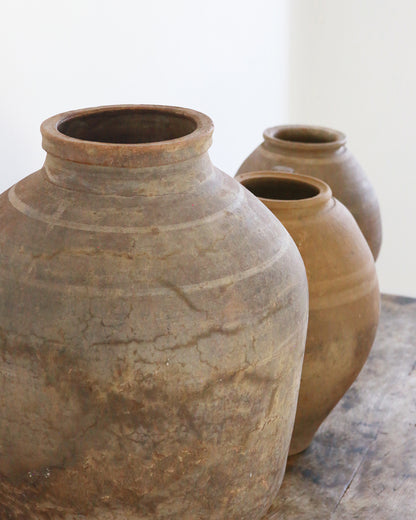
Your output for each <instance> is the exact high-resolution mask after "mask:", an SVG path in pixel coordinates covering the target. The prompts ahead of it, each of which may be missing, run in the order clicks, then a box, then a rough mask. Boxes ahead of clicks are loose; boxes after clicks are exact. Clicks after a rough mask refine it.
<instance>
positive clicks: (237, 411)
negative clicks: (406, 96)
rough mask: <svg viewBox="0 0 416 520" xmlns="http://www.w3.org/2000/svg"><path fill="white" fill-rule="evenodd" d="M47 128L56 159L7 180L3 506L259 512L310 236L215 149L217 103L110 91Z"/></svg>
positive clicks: (274, 465)
mask: <svg viewBox="0 0 416 520" xmlns="http://www.w3.org/2000/svg"><path fill="white" fill-rule="evenodd" d="M142 116H143V117H142ZM114 118H116V119H114ZM42 134H43V146H44V147H45V149H46V151H47V156H46V160H45V164H44V166H43V167H42V168H41V169H40V170H39V171H37V172H35V173H34V174H32V175H29V176H28V177H26V178H25V179H23V180H21V181H20V182H19V183H17V184H16V185H15V186H13V187H12V188H11V189H10V190H8V191H7V192H5V193H3V194H2V195H1V196H0V218H1V219H2V229H1V232H0V294H1V298H0V341H1V343H0V346H1V352H2V357H1V361H0V375H1V377H0V395H1V406H2V410H3V412H2V423H1V425H0V444H1V446H2V449H3V455H4V456H2V457H1V458H0V477H1V479H0V513H1V514H2V515H3V516H5V517H7V518H10V519H14V518H16V519H18V518H25V519H27V520H32V519H33V520H38V518H40V517H42V516H47V517H48V518H50V519H51V520H54V519H55V518H57V519H58V518H60V517H62V515H66V516H67V517H68V518H69V517H74V518H75V516H78V515H80V516H83V518H85V519H86V520H97V519H99V518H103V517H107V516H111V517H112V518H114V520H116V519H117V520H118V519H120V520H136V519H137V518H140V520H150V519H152V520H167V519H170V520H179V519H181V520H183V519H185V518H198V519H200V520H208V519H209V520H224V519H227V520H234V519H235V520H258V519H259V518H261V517H262V515H263V514H264V513H265V512H266V511H267V509H268V507H269V506H270V504H271V502H272V500H273V497H274V495H275V494H276V493H277V490H278V488H279V486H280V482H281V479H282V476H283V472H284V468H285V463H286V458H287V453H288V448H289V442H290V436H291V431H292V428H293V423H294V417H295V411H296V400H297V395H298V389H299V382H300V372H301V365H302V359H303V352H304V341H305V335H306V325H307V307H308V297H307V282H306V274H305V269H304V265H303V262H302V259H301V257H300V255H299V251H298V250H297V248H296V246H295V245H294V243H293V241H292V239H291V238H290V236H289V234H288V233H287V232H286V230H285V229H284V228H283V226H282V225H281V224H280V223H279V222H278V221H277V219H275V218H274V217H273V215H271V214H270V212H269V211H268V210H267V208H265V207H264V206H263V205H262V204H260V203H259V201H258V200H257V199H256V198H255V197H254V196H253V195H252V194H251V193H249V192H248V191H247V190H245V189H244V188H243V187H242V186H241V185H240V184H239V183H237V182H236V181H235V180H233V179H232V178H230V177H229V176H228V175H225V174H224V173H222V172H221V171H219V170H218V169H217V168H215V167H214V166H213V165H212V163H211V161H210V159H209V156H208V153H207V150H208V148H209V146H210V143H211V135H212V122H211V120H210V119H209V118H208V117H207V116H205V115H203V114H200V113H198V112H195V111H192V110H188V109H181V108H177V107H160V106H140V105H139V106H135V105H133V106H130V105H129V106H121V107H100V108H98V109H86V110H85V111H84V110H81V111H75V112H70V113H67V114H61V115H59V116H55V117H53V118H51V119H49V120H47V121H46V122H45V123H44V124H43V125H42ZM92 139H100V140H98V141H94V140H92ZM150 140H151V141H150ZM148 141H150V142H148ZM22 496H24V497H25V498H24V500H22Z"/></svg>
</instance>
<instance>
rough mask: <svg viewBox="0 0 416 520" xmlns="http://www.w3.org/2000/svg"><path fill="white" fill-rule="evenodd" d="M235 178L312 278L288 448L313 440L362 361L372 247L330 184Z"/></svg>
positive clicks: (370, 304)
mask: <svg viewBox="0 0 416 520" xmlns="http://www.w3.org/2000/svg"><path fill="white" fill-rule="evenodd" d="M239 180H240V182H241V183H242V184H243V185H244V186H246V187H247V188H248V189H250V190H251V191H252V193H254V194H255V195H257V196H258V197H259V198H260V200H261V201H262V202H263V203H264V204H266V206H267V207H268V208H269V209H270V210H271V211H272V212H273V213H274V214H275V215H276V216H277V217H278V218H279V220H280V221H281V222H282V224H283V225H284V226H285V227H286V229H287V230H288V231H289V233H290V234H291V236H292V237H293V239H294V241H295V242H296V244H297V246H298V248H299V251H300V253H301V255H302V258H303V261H304V262H305V267H306V273H307V277H308V283H309V325H308V333H307V339H306V350H305V360H304V365H303V370H302V379H301V386H300V393H299V402H298V409H297V412H296V420H295V428H294V432H293V438H292V442H291V447H290V453H291V454H294V453H298V452H300V451H302V450H304V449H305V448H307V446H308V445H309V444H310V442H311V441H312V438H313V436H314V434H315V432H316V430H317V429H318V427H319V425H320V424H321V423H322V421H323V420H324V419H325V417H327V415H328V414H329V413H330V411H331V410H332V408H333V407H334V406H335V405H336V403H337V402H338V401H339V399H340V398H341V397H342V396H343V395H344V393H345V392H346V390H347V389H348V388H349V386H350V385H351V384H352V382H353V381H354V380H355V378H356V377H357V375H358V373H359V371H360V370H361V368H362V366H363V365H364V362H365V360H366V359H367V356H368V354H369V351H370V349H371V346H372V344H373V341H374V337H375V333H376V329H377V324H378V318H379V300H380V295H379V289H378V282H377V275H376V270H375V265H374V260H373V257H372V255H371V251H370V249H369V247H368V245H367V243H366V241H365V239H364V237H363V235H362V233H361V232H360V230H359V228H358V226H357V223H356V222H355V220H354V218H353V217H352V215H351V213H350V212H349V211H348V210H347V209H346V208H345V206H343V205H342V204H341V203H340V202H339V201H338V200H336V199H335V198H333V197H332V193H331V190H330V188H329V186H328V185H327V184H325V183H324V182H322V181H321V180H319V179H315V178H313V177H308V176H305V175H296V174H294V173H280V172H257V173H256V172H253V173H247V174H242V175H240V176H239Z"/></svg>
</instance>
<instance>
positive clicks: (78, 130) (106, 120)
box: [57, 108, 197, 144]
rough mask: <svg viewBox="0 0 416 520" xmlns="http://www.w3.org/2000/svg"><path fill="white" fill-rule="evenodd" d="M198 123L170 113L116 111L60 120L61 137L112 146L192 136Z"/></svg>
mask: <svg viewBox="0 0 416 520" xmlns="http://www.w3.org/2000/svg"><path fill="white" fill-rule="evenodd" d="M196 128H197V122H196V121H195V120H194V119H192V118H191V117H187V116H186V115H183V114H177V113H174V112H172V111H169V110H162V109H160V110H158V109H153V110H149V109H140V108H130V109H123V108H118V109H116V108H113V109H108V110H103V111H100V112H93V113H84V114H79V115H75V116H72V117H71V116H70V117H68V118H66V119H63V120H62V121H60V122H59V123H58V125H57V129H58V131H59V132H60V133H61V134H64V135H66V136H68V137H71V138H74V139H80V140H82V141H89V142H98V143H112V144H150V143H156V142H161V141H171V140H172V139H179V138H181V137H184V136H186V135H189V134H191V133H193V132H194V131H195V130H196Z"/></svg>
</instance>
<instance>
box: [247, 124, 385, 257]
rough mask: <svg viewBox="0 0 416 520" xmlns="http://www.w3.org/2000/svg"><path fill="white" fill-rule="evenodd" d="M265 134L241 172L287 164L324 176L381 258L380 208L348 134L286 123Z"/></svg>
mask: <svg viewBox="0 0 416 520" xmlns="http://www.w3.org/2000/svg"><path fill="white" fill-rule="evenodd" d="M263 137H264V142H263V143H262V144H261V145H260V146H259V147H258V148H256V149H255V150H254V152H253V153H252V154H251V155H249V157H248V158H247V159H246V160H245V161H244V162H243V164H242V165H241V166H240V169H239V170H238V172H237V175H239V174H240V173H245V172H250V171H259V170H281V167H282V166H284V167H289V168H291V169H293V170H294V171H296V172H297V173H302V174H306V175H311V176H313V177H317V178H318V179H322V180H323V181H325V182H326V183H327V184H329V186H330V187H331V189H332V192H333V194H334V196H335V197H336V198H337V199H339V200H340V201H341V202H342V203H343V204H344V205H345V206H346V207H347V208H348V209H349V210H350V211H351V213H352V214H353V216H354V218H355V220H356V221H357V223H358V225H359V227H360V229H361V231H362V233H363V235H364V236H365V238H366V240H367V242H368V245H369V246H370V249H371V251H372V253H373V256H374V259H377V256H378V254H379V252H380V246H381V217H380V209H379V206H378V202H377V198H376V194H375V192H374V189H373V187H372V186H371V184H370V182H369V180H368V178H367V176H366V175H365V173H364V171H363V169H362V167H361V166H360V165H359V164H358V162H357V160H356V159H355V157H354V156H353V155H352V153H351V152H350V151H349V150H348V149H347V147H346V144H345V143H346V137H345V135H344V134H343V133H342V132H339V131H337V130H332V129H330V128H323V127H319V126H305V125H302V126H301V125H283V126H274V127H272V128H267V129H266V130H265V131H264V133H263Z"/></svg>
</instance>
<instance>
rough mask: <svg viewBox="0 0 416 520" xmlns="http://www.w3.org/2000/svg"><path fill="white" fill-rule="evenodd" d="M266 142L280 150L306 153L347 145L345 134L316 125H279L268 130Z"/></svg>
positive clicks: (265, 137) (264, 133) (265, 135)
mask: <svg viewBox="0 0 416 520" xmlns="http://www.w3.org/2000/svg"><path fill="white" fill-rule="evenodd" d="M263 137H264V139H265V141H266V142H267V143H269V144H271V145H274V146H278V147H279V148H286V149H296V150H304V151H326V150H336V149H337V148H340V147H341V146H343V145H345V143H346V142H347V138H346V136H345V134H344V133H342V132H340V131H339V130H335V129H333V128H328V127H325V126H315V125H278V126H272V127H270V128H266V130H265V131H264V132H263Z"/></svg>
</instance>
